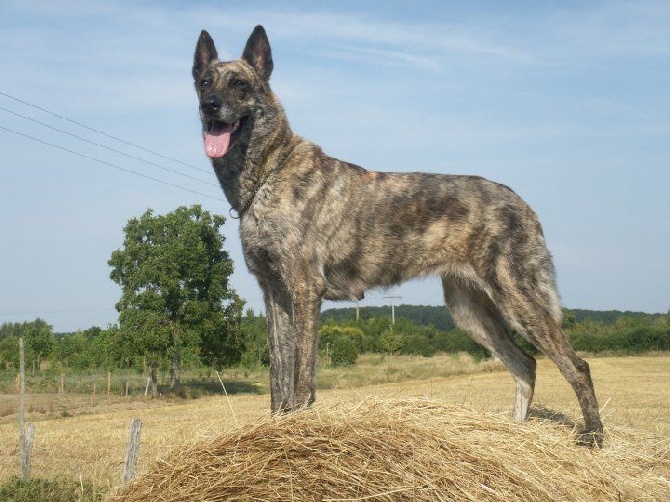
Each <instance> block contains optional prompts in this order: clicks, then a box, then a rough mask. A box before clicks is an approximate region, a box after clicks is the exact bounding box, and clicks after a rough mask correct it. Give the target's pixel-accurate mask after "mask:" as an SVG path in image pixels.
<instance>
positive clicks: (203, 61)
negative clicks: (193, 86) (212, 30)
mask: <svg viewBox="0 0 670 502" xmlns="http://www.w3.org/2000/svg"><path fill="white" fill-rule="evenodd" d="M218 57H219V55H218V54H217V53H216V47H214V40H212V37H210V36H209V33H207V32H206V31H205V30H202V31H201V32H200V38H199V39H198V45H196V46H195V55H194V56H193V72H192V73H193V80H198V78H200V75H202V72H203V71H205V68H207V67H208V66H209V65H210V63H211V62H212V61H215V60H216V59H218Z"/></svg>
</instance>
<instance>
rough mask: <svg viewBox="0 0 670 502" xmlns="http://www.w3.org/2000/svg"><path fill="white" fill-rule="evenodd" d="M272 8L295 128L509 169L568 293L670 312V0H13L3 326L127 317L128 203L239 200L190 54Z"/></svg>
mask: <svg viewBox="0 0 670 502" xmlns="http://www.w3.org/2000/svg"><path fill="white" fill-rule="evenodd" d="M257 24H262V25H264V26H265V28H266V30H267V33H268V36H269V39H270V43H271V46H272V51H273V58H274V68H275V69H274V73H273V75H272V78H271V85H272V89H273V91H274V92H275V93H276V94H277V95H278V96H279V98H280V99H281V101H282V103H283V105H284V108H285V110H286V113H287V115H288V118H289V121H290V123H291V127H292V128H293V130H294V131H295V132H296V133H297V134H300V135H301V136H303V137H305V138H308V139H310V140H311V141H313V142H315V143H318V144H320V145H321V146H322V148H323V149H324V151H325V152H326V153H328V154H329V155H332V156H334V157H337V158H340V159H342V160H346V161H349V162H353V163H356V164H359V165H362V166H364V167H366V168H368V169H373V170H378V171H426V172H435V173H454V174H476V175H481V176H484V177H486V178H489V179H492V180H494V181H497V182H500V183H504V184H506V185H508V186H510V187H512V188H513V189H514V190H515V191H516V192H517V193H518V194H519V195H521V196H522V197H523V198H524V199H525V200H526V201H527V202H529V203H530V205H531V206H532V207H533V208H534V209H535V211H536V212H537V213H538V215H539V217H540V220H541V221H542V224H543V227H544V232H545V236H546V238H547V242H548V245H549V249H550V250H551V252H552V254H553V256H554V261H555V265H556V269H557V281H558V287H559V291H560V293H561V297H562V300H563V304H564V306H565V307H567V308H583V309H596V310H610V309H617V310H634V311H644V312H666V311H668V309H669V308H670V3H668V2H667V1H665V0H661V1H646V0H640V1H635V2H631V1H621V2H619V1H591V2H581V1H571V0H567V1H560V2H559V1H546V2H537V1H523V0H522V1H517V2H498V1H480V2H470V1H453V0H428V1H424V2H415V1H413V0H412V1H409V0H407V1H405V0H385V1H368V2H362V1H360V0H345V1H338V2H307V1H297V2H276V1H245V2H235V3H231V2H224V1H222V0H220V1H216V2H215V1H206V2H198V1H192V2H177V1H142V2H136V1H118V0H116V1H111V0H110V1H106V0H100V1H97V0H85V1H84V0H73V1H60V0H56V1H54V0H45V1H32V0H16V1H15V0H3V1H2V2H0V75H1V76H0V229H1V237H0V324H1V323H4V322H22V321H30V320H33V319H35V318H37V317H40V318H43V319H45V320H46V321H47V322H48V323H50V324H52V325H53V327H54V330H55V331H57V332H63V331H74V330H77V329H87V328H89V327H91V326H94V325H95V326H101V327H106V326H108V325H109V324H114V323H116V322H118V317H117V312H116V310H115V309H114V304H115V303H116V302H117V301H118V300H119V298H120V294H121V292H120V288H119V287H118V286H117V285H116V284H115V283H113V282H112V281H111V279H110V278H109V273H110V270H111V269H110V267H109V266H108V265H107V261H108V260H109V258H110V255H111V253H112V251H113V250H115V249H118V248H120V247H121V245H122V243H123V227H124V226H125V224H126V223H127V221H128V220H129V219H130V218H133V217H137V216H140V215H141V214H142V213H143V212H144V211H146V210H147V209H148V208H152V209H153V210H154V211H155V212H156V213H160V214H162V213H167V212H169V211H172V210H174V209H175V208H177V207H178V206H181V205H192V204H201V205H202V206H203V207H204V208H205V209H206V210H208V211H210V212H212V213H217V214H222V215H225V216H228V214H229V208H230V206H229V205H228V203H227V202H226V200H225V198H224V196H223V194H222V192H221V190H220V188H219V187H218V186H217V183H216V179H215V177H214V174H213V172H212V169H211V165H210V163H209V161H208V160H207V158H206V156H205V154H204V152H203V146H202V138H201V135H200V125H199V119H198V112H197V101H196V96H195V92H194V90H193V82H192V78H191V66H192V61H193V51H194V49H195V43H196V41H197V38H198V35H199V33H200V30H201V29H207V30H208V31H209V32H210V34H211V35H212V36H213V38H214V40H215V42H216V45H217V49H218V51H219V56H220V58H221V59H234V58H237V57H239V55H240V54H241V52H242V49H243V48H244V44H245V42H246V40H247V38H248V36H249V34H250V33H251V31H252V29H253V27H254V26H255V25H257ZM119 140H122V141H119ZM223 233H224V235H225V237H226V243H225V246H226V249H227V250H228V251H229V253H230V255H231V257H232V259H233V260H234V263H235V272H234V275H233V277H232V279H231V281H232V285H233V287H234V288H235V289H236V290H237V292H238V293H239V294H240V295H241V297H242V298H244V299H245V300H246V301H247V305H248V307H251V308H253V309H254V310H255V311H256V312H258V311H262V310H263V303H262V294H261V291H260V289H259V288H258V286H257V285H256V282H255V279H254V278H253V277H252V276H251V275H250V274H249V273H248V272H247V270H246V268H245V265H244V262H243V260H242V253H241V245H240V241H239V237H238V223H237V221H236V220H233V219H231V218H228V220H227V222H226V224H225V227H224V230H223ZM387 296H399V297H401V298H399V299H397V300H396V302H399V303H409V304H422V305H439V304H441V303H442V292H441V288H440V286H439V283H438V281H436V280H433V279H424V280H420V281H413V282H410V283H407V284H406V285H404V286H401V287H397V288H393V289H390V290H377V291H371V292H367V293H366V299H365V300H364V301H363V302H362V303H361V305H362V306H365V305H384V304H388V303H389V302H390V301H391V300H390V299H388V298H385V297H387ZM338 305H341V306H351V304H350V303H346V302H344V303H341V304H338ZM325 306H326V307H331V306H335V304H330V303H327V304H326V305H325Z"/></svg>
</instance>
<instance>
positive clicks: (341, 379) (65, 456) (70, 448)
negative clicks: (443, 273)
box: [0, 354, 670, 496]
mask: <svg viewBox="0 0 670 502" xmlns="http://www.w3.org/2000/svg"><path fill="white" fill-rule="evenodd" d="M588 361H589V364H590V365H591V369H592V374H593V380H594V383H595V386H596V391H597V393H598V398H599V401H600V405H601V407H602V408H603V412H602V414H603V421H604V423H605V427H606V428H607V427H608V426H609V427H612V428H616V429H617V430H618V431H621V430H622V429H626V430H630V431H631V432H632V433H633V434H635V435H637V436H636V437H639V438H640V440H641V441H642V440H644V441H648V442H650V444H651V443H653V444H655V445H656V446H657V447H658V446H659V445H660V448H661V450H663V449H664V451H665V455H666V458H665V462H666V464H665V465H668V464H667V461H668V449H669V448H670V355H667V354H666V355H651V356H642V357H603V358H591V359H588ZM222 377H223V380H224V382H225V383H226V384H227V387H230V388H231V389H234V388H237V389H246V390H253V389H255V393H238V394H232V395H230V396H228V397H226V396H223V395H216V396H206V397H200V398H198V399H169V400H167V399H166V400H161V399H157V400H151V399H145V398H143V397H137V396H135V397H128V398H125V397H121V396H118V397H113V398H107V397H106V396H100V395H99V396H96V397H92V396H90V395H73V394H60V395H58V394H57V395H41V396H31V398H30V406H29V409H30V410H32V412H31V413H30V414H29V418H30V420H32V421H33V422H34V423H35V424H36V433H35V443H34V448H33V457H32V472H33V476H35V477H38V478H64V479H69V480H72V481H76V482H82V483H85V482H89V483H92V484H93V485H94V486H96V487H99V488H101V489H102V490H104V491H109V490H111V489H112V488H113V487H116V486H117V485H118V482H119V477H120V474H121V468H122V463H123V460H124V454H125V447H126V440H127V434H128V425H129V422H130V420H131V419H132V418H141V419H142V422H143V429H142V446H141V451H140V466H139V471H140V474H142V473H146V472H148V471H149V470H150V469H151V467H152V466H153V465H155V463H156V461H157V460H158V459H161V458H164V457H165V456H166V455H167V454H168V453H169V452H170V451H172V450H174V449H179V448H183V447H186V446H189V445H193V444H194V443H196V442H198V441H201V440H212V439H214V438H216V437H218V436H220V435H221V434H222V433H223V432H225V431H229V430H231V429H234V428H236V427H238V426H239V425H243V424H250V425H251V424H253V423H255V422H257V421H259V420H261V419H264V418H266V417H267V416H268V410H269V396H268V395H267V392H266V389H267V375H266V374H265V372H259V373H247V374H246V375H245V374H234V373H232V372H231V373H226V374H224V375H222ZM236 386H237V387H236ZM319 387H320V388H321V390H320V393H319V402H320V403H324V404H336V403H355V402H358V401H362V400H363V399H365V398H367V397H370V396H376V397H377V398H380V399H396V398H413V397H428V398H432V399H435V400H439V401H440V402H444V403H446V404H449V405H458V406H461V407H465V408H471V409H473V410H475V411H477V412H487V413H496V414H501V415H504V416H506V415H507V414H509V412H510V410H511V406H512V402H513V396H514V384H513V381H512V379H511V376H509V374H508V373H507V371H506V370H504V368H502V366H501V365H499V364H498V363H495V362H483V363H477V362H475V361H474V360H472V359H471V358H470V357H469V356H464V355H459V356H447V355H440V356H436V357H433V358H419V357H414V358H411V357H391V356H386V357H380V356H364V357H362V358H360V360H359V362H358V363H357V364H356V365H355V366H353V367H351V368H324V369H322V370H321V372H320V377H319ZM14 399H16V396H15V395H0V403H5V404H4V409H5V412H4V417H2V423H0V444H1V445H2V448H1V449H0V484H1V483H4V482H6V481H7V480H8V479H9V478H10V477H12V476H15V475H16V474H18V447H17V442H18V431H17V421H16V415H15V414H14V413H13V410H12V409H11V406H10V404H11V401H12V400H14ZM64 410H65V411H64ZM533 416H534V417H535V418H540V419H552V420H557V421H562V422H566V421H568V422H569V421H572V420H575V419H579V418H580V416H581V414H580V411H579V407H578V404H577V401H576V398H575V396H574V394H573V392H572V390H571V389H570V387H569V386H568V384H567V383H566V382H565V380H563V378H562V377H561V376H560V374H559V372H558V370H557V369H556V368H555V367H554V366H553V364H552V363H551V362H550V361H548V360H546V359H541V360H539V361H538V380H537V388H536V394H535V400H534V406H533ZM605 448H607V444H606V446H605ZM660 474H661V475H663V476H666V477H668V476H670V473H669V472H664V473H660ZM668 495H669V496H670V493H669V494H668Z"/></svg>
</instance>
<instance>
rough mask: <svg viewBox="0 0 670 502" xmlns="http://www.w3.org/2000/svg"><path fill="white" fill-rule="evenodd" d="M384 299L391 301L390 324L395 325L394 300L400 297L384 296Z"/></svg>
mask: <svg viewBox="0 0 670 502" xmlns="http://www.w3.org/2000/svg"><path fill="white" fill-rule="evenodd" d="M384 298H390V299H391V324H395V300H399V299H400V298H402V296H385V297H384Z"/></svg>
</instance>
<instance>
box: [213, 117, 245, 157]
mask: <svg viewBox="0 0 670 502" xmlns="http://www.w3.org/2000/svg"><path fill="white" fill-rule="evenodd" d="M240 122H241V120H236V121H235V122H233V123H232V124H227V123H225V122H219V121H216V120H213V121H211V122H210V123H209V128H208V129H207V130H206V131H205V132H204V137H205V153H206V154H207V156H208V157H210V158H212V159H218V158H221V157H223V156H224V155H225V154H226V153H228V150H230V146H231V145H232V144H233V142H234V140H235V139H236V134H235V133H237V132H238V131H239V129H240Z"/></svg>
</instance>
